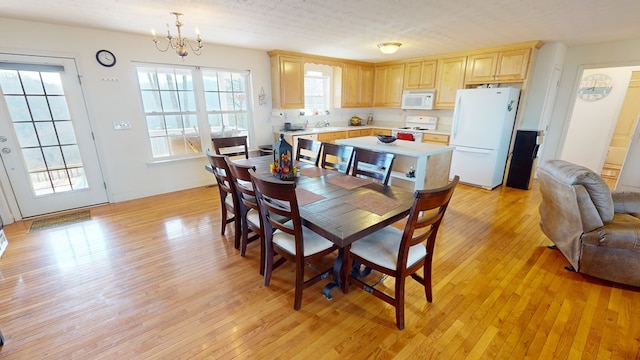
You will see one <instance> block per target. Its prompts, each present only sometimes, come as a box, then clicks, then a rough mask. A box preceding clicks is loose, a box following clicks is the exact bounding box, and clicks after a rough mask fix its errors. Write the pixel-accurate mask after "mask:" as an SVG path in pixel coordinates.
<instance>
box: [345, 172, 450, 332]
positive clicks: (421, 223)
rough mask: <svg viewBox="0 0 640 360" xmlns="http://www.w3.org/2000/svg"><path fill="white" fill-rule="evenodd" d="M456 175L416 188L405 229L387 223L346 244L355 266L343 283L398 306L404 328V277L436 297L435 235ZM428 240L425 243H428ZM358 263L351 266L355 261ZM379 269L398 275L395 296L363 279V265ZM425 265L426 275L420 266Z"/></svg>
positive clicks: (347, 257)
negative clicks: (433, 282)
mask: <svg viewBox="0 0 640 360" xmlns="http://www.w3.org/2000/svg"><path fill="white" fill-rule="evenodd" d="M458 180H459V177H458V176H457V175H456V176H455V177H454V179H453V181H451V182H450V183H449V184H448V185H446V186H444V187H441V188H438V189H432V190H417V191H416V192H415V194H414V201H413V205H412V207H411V211H410V213H409V217H408V219H407V224H406V225H405V227H404V231H400V230H398V229H397V228H395V227H393V226H387V227H385V228H383V229H381V230H378V231H376V232H375V233H373V234H371V235H367V236H365V237H364V238H362V239H360V240H357V241H355V242H353V243H352V244H351V247H350V248H345V252H344V264H345V266H346V269H353V271H351V274H350V275H348V277H347V279H348V280H347V282H345V284H343V291H345V292H348V290H349V286H348V285H349V284H352V285H355V286H357V287H359V288H361V289H363V290H365V291H366V292H368V293H370V294H372V295H375V296H376V297H377V298H379V299H382V300H384V301H385V302H387V303H389V304H391V305H393V306H394V307H395V308H396V325H397V326H398V328H399V329H400V330H402V329H404V295H405V294H404V288H405V280H406V278H407V277H408V276H411V277H412V278H413V279H414V280H416V281H418V282H419V283H420V284H422V285H423V286H424V291H425V295H426V298H427V301H428V302H432V301H433V296H432V290H431V263H432V261H433V249H434V245H435V242H436V235H437V233H438V229H439V228H440V223H441V222H442V218H443V216H444V213H445V211H446V210H447V206H448V205H449V201H450V200H451V196H452V195H453V191H454V190H455V187H456V185H457V184H458ZM425 241H426V244H425ZM354 263H355V264H356V266H355V267H354V266H352V264H354ZM361 265H364V266H366V267H367V268H369V269H373V270H376V271H378V272H380V273H382V274H385V275H388V276H392V277H394V278H395V291H394V294H393V296H391V295H388V294H387V293H386V292H384V291H381V290H379V289H375V288H374V286H375V284H378V282H379V281H378V282H375V284H374V285H369V284H368V283H365V282H364V280H362V279H361V276H360V275H361V274H360V271H359V270H360V266H361ZM420 268H423V276H420V275H418V270H420Z"/></svg>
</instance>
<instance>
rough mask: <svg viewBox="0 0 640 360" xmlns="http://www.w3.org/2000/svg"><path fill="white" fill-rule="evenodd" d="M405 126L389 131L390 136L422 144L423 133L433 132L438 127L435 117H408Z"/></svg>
mask: <svg viewBox="0 0 640 360" xmlns="http://www.w3.org/2000/svg"><path fill="white" fill-rule="evenodd" d="M404 125H405V126H403V127H400V128H394V129H391V135H393V136H395V137H397V138H398V140H409V141H418V142H422V134H423V133H424V132H425V131H434V130H435V129H436V127H437V126H438V118H437V117H436V116H422V115H409V116H407V117H406V119H405V124H404Z"/></svg>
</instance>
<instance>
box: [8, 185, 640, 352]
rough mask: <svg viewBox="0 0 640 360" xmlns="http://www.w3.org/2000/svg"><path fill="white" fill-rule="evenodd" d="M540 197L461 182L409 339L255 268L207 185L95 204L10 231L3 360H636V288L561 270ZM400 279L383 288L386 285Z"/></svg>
mask: <svg viewBox="0 0 640 360" xmlns="http://www.w3.org/2000/svg"><path fill="white" fill-rule="evenodd" d="M539 202H540V195H539V192H538V188H537V184H534V187H533V189H532V190H519V189H513V188H508V187H499V188H497V189H495V190H493V191H486V190H481V189H476V188H472V187H467V186H464V185H460V186H458V188H457V189H456V193H455V194H454V197H453V199H452V201H451V204H450V207H449V210H448V212H447V214H446V216H445V218H444V222H443V224H442V227H441V229H440V232H439V236H438V241H437V243H436V250H435V258H434V264H433V266H434V269H433V280H434V296H433V298H434V301H433V303H427V302H426V300H425V299H424V292H423V290H422V289H420V288H419V286H418V284H417V283H416V282H414V281H412V280H408V283H407V284H408V285H407V304H406V329H405V330H403V331H400V330H398V329H397V328H396V326H395V318H394V310H393V308H392V307H390V306H388V305H387V304H386V303H384V302H382V301H380V300H378V299H376V298H375V297H373V296H371V295H369V294H367V293H365V292H364V291H361V290H359V289H352V290H351V291H350V292H349V293H348V294H342V293H341V292H339V291H335V290H334V292H333V295H334V299H333V300H332V301H328V300H326V299H325V298H324V297H322V295H321V289H322V286H323V285H324V282H322V283H320V284H316V285H314V286H313V287H310V288H307V289H306V290H305V292H304V295H303V303H302V309H301V310H300V311H294V310H293V282H294V278H293V275H294V274H293V267H292V266H291V265H286V266H284V267H281V268H279V269H277V270H276V271H275V272H274V274H273V279H272V281H271V286H270V287H264V286H263V285H262V278H261V276H260V275H259V273H258V266H257V260H258V251H257V246H256V245H257V244H255V243H254V244H251V245H250V246H249V250H248V254H247V256H246V257H245V258H241V257H240V256H239V254H238V251H237V250H235V249H234V248H233V229H232V227H231V226H228V227H227V235H226V236H225V237H223V236H220V228H219V227H220V218H219V216H220V210H219V200H218V191H217V189H216V188H212V187H202V188H198V189H192V190H187V191H181V192H177V193H172V194H166V195H162V196H156V197H151V198H146V199H141V200H135V201H129V202H122V203H117V204H109V205H105V206H99V207H95V208H92V209H91V212H92V215H93V219H92V220H90V221H87V222H83V223H79V224H76V225H70V226H66V227H60V228H54V229H50V230H45V231H40V232H35V233H27V229H28V225H29V223H30V222H29V221H24V222H18V223H15V224H11V225H8V226H6V227H5V231H6V235H7V237H8V239H9V248H8V249H7V251H6V253H5V254H4V256H3V257H2V258H1V259H0V281H1V282H0V284H1V288H0V330H1V331H2V332H3V333H4V336H5V338H6V344H5V345H4V347H3V348H1V349H0V358H2V359H45V358H46V359H232V358H238V359H276V358H281V359H373V358H379V359H393V358H396V359H427V358H430V359H524V358H529V359H554V358H555V359H569V358H571V359H577V358H583V359H637V358H638V357H640V352H639V350H638V349H639V348H640V342H639V341H640V340H639V339H640V321H639V320H640V306H638V304H640V292H639V291H638V289H636V288H631V287H626V286H621V285H616V284H612V283H610V282H606V281H601V280H598V279H594V278H590V277H587V276H584V275H581V274H577V273H572V272H568V271H566V270H564V269H563V267H564V266H566V265H568V263H567V261H566V260H565V259H564V257H563V256H562V255H561V254H560V253H559V252H558V251H554V250H550V249H548V248H547V245H550V244H551V242H550V241H549V240H548V239H546V238H545V236H544V235H543V234H542V232H541V231H540V229H539V226H538V222H539V217H538V204H539ZM392 284H393V280H391V279H388V280H386V281H385V283H384V286H392Z"/></svg>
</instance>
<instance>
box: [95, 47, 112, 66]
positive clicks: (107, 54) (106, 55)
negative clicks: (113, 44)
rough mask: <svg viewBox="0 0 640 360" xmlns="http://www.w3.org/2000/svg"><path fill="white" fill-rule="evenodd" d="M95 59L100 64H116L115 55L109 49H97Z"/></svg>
mask: <svg viewBox="0 0 640 360" xmlns="http://www.w3.org/2000/svg"><path fill="white" fill-rule="evenodd" d="M96 60H98V63H99V64H100V65H102V66H106V67H112V66H113V65H115V64H116V56H115V55H113V53H112V52H111V51H109V50H98V52H96Z"/></svg>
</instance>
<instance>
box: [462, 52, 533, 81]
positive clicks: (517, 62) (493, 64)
mask: <svg viewBox="0 0 640 360" xmlns="http://www.w3.org/2000/svg"><path fill="white" fill-rule="evenodd" d="M530 58H531V48H524V49H513V50H504V51H495V52H488V53H479V54H471V55H469V59H468V61H467V71H466V75H465V83H467V84H484V83H499V82H514V81H524V80H525V79H526V77H527V70H528V69H529V61H530Z"/></svg>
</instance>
